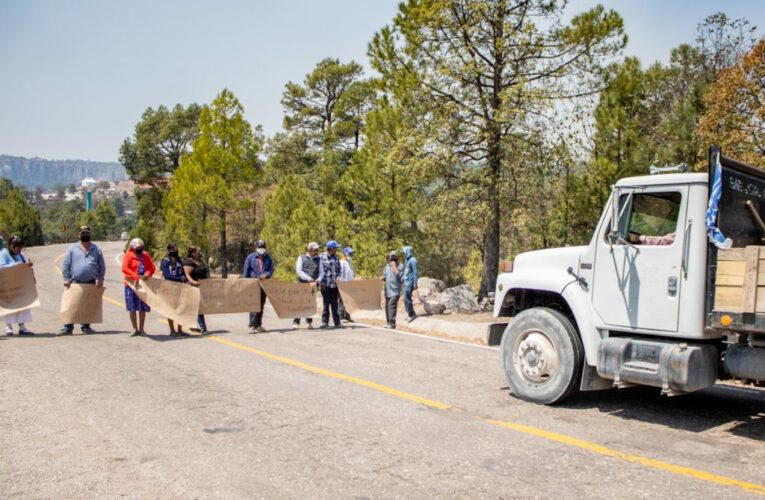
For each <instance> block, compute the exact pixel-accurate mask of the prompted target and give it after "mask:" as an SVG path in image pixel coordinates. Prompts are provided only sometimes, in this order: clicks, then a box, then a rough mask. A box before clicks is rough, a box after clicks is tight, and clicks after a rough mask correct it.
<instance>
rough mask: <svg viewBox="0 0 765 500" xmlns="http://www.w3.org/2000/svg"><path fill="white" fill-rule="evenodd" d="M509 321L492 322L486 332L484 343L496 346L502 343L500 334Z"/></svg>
mask: <svg viewBox="0 0 765 500" xmlns="http://www.w3.org/2000/svg"><path fill="white" fill-rule="evenodd" d="M508 324H509V323H492V324H490V325H489V327H488V329H487V332H486V345H490V346H497V345H499V344H501V343H502V336H503V335H504V334H505V329H507V325H508Z"/></svg>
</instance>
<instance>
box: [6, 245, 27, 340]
mask: <svg viewBox="0 0 765 500" xmlns="http://www.w3.org/2000/svg"><path fill="white" fill-rule="evenodd" d="M22 250H24V242H23V241H21V238H19V237H18V236H12V237H11V239H10V240H9V241H8V248H3V249H2V250H0V268H3V267H11V266H18V265H23V266H29V267H32V263H31V262H30V261H29V260H28V259H27V258H26V257H25V256H24V254H23V253H21V251H22ZM4 319H5V334H6V335H13V324H14V323H18V325H19V335H34V334H33V333H32V332H31V331H29V328H27V325H26V323H29V322H30V321H32V310H31V309H24V310H23V311H19V312H16V313H13V314H7V315H5V317H4Z"/></svg>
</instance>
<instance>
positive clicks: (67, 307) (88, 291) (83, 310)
mask: <svg viewBox="0 0 765 500" xmlns="http://www.w3.org/2000/svg"><path fill="white" fill-rule="evenodd" d="M103 297H104V287H102V286H101V287H99V286H96V285H86V284H79V283H72V284H71V285H69V288H65V289H64V295H62V296H61V315H60V319H61V323H63V324H65V325H71V324H74V323H78V324H85V325H90V324H93V323H103V321H104V319H103V318H104V301H103Z"/></svg>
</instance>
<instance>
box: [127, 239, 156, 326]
mask: <svg viewBox="0 0 765 500" xmlns="http://www.w3.org/2000/svg"><path fill="white" fill-rule="evenodd" d="M155 271H156V267H154V261H153V260H151V256H150V255H149V252H146V251H144V244H143V240H142V239H141V238H133V239H132V240H131V241H130V245H129V247H128V251H127V252H125V256H124V257H123V258H122V274H123V275H125V308H126V309H127V310H128V312H129V313H130V323H131V324H132V325H133V333H131V334H130V336H131V337H136V336H139V335H141V336H146V332H145V331H144V325H145V324H146V313H147V312H149V311H151V308H150V307H149V306H148V305H147V304H146V303H145V302H143V301H142V300H141V299H139V298H138V295H136V293H135V292H134V291H133V289H132V288H130V287H129V286H128V280H130V281H132V282H133V284H134V285H135V284H138V282H139V281H140V280H145V279H149V278H151V277H152V276H153V275H154V272H155ZM136 313H138V314H137V316H138V318H137V321H136Z"/></svg>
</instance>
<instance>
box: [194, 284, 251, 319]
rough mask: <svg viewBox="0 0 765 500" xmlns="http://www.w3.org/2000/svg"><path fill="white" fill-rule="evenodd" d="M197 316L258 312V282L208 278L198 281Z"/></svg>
mask: <svg viewBox="0 0 765 500" xmlns="http://www.w3.org/2000/svg"><path fill="white" fill-rule="evenodd" d="M199 292H200V293H201V297H200V303H199V314H229V313H243V312H260V307H261V304H260V280H257V279H238V278H231V279H224V278H210V279H205V280H199Z"/></svg>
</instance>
